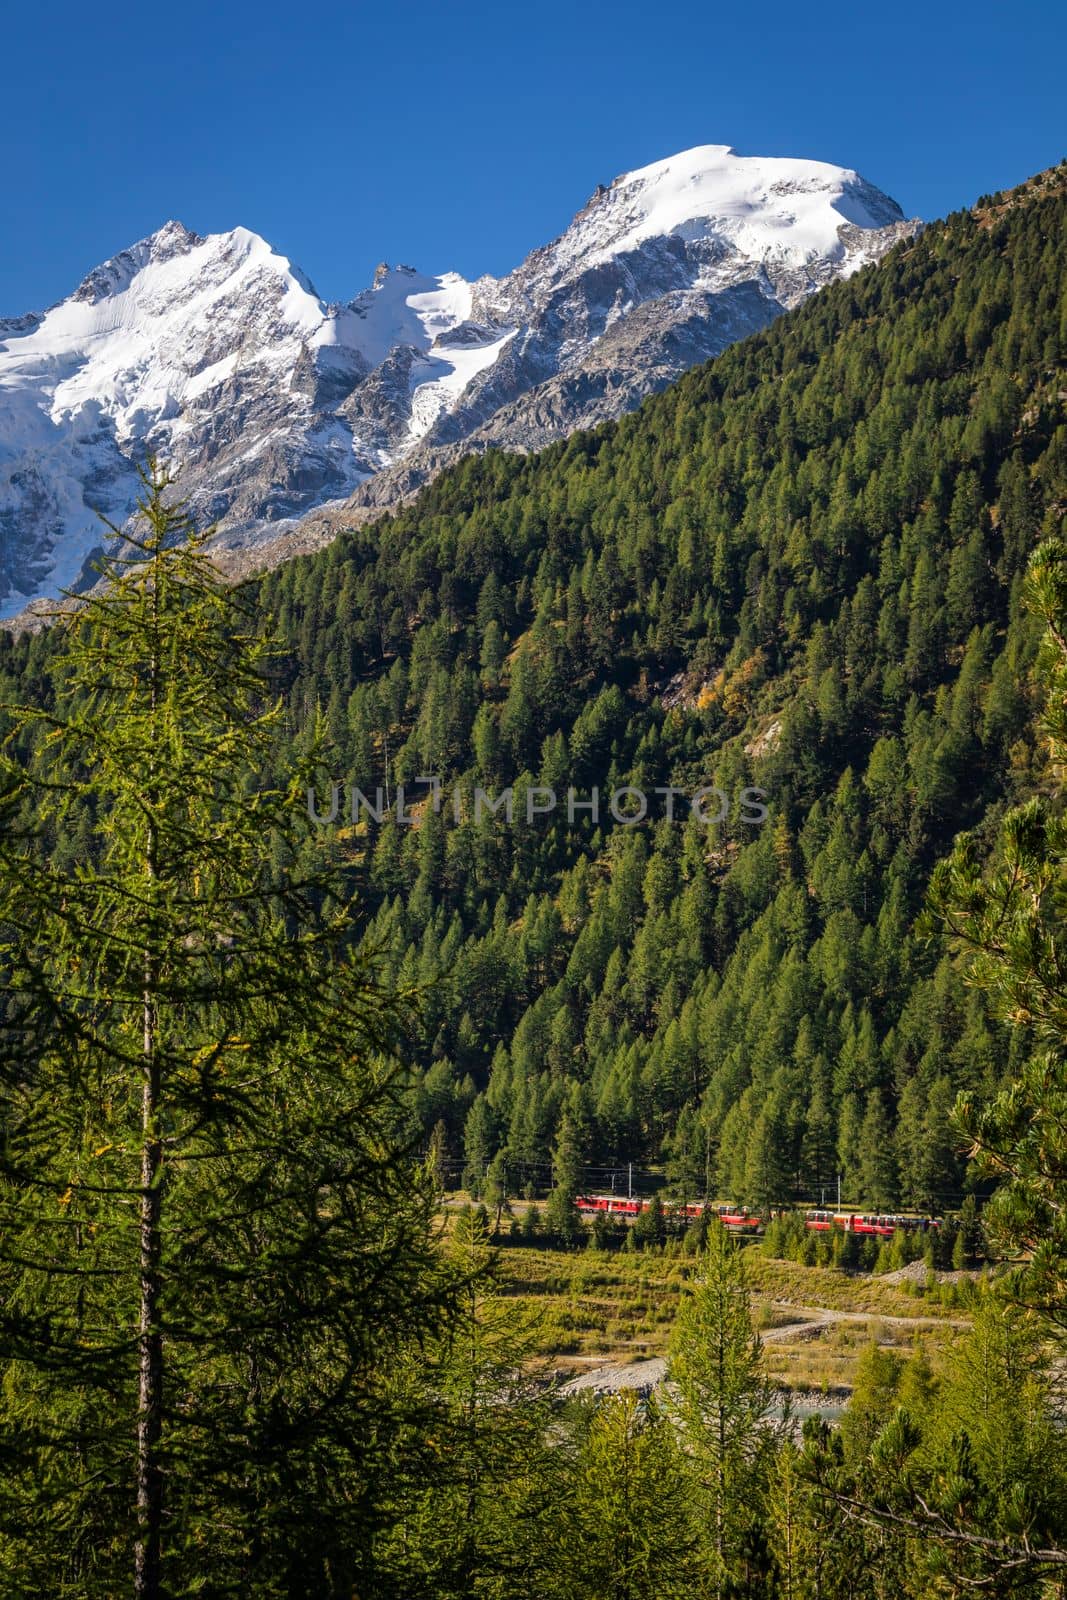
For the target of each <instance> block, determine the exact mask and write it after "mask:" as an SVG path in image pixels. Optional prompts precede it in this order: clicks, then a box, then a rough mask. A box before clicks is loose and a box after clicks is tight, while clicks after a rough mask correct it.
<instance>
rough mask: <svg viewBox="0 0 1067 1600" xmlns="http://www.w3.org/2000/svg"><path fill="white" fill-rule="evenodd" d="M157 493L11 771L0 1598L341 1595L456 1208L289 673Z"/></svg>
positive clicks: (363, 1548) (361, 1557)
mask: <svg viewBox="0 0 1067 1600" xmlns="http://www.w3.org/2000/svg"><path fill="white" fill-rule="evenodd" d="M143 487H144V492H143V496H142V499H141V501H140V514H139V517H138V519H137V522H136V526H135V528H134V530H133V531H132V532H131V533H127V534H125V535H123V536H122V537H121V538H120V539H118V540H117V543H116V545H115V547H113V549H112V550H111V552H110V554H109V555H108V557H107V558H106V559H105V561H104V562H103V567H102V575H103V583H102V585H101V586H100V587H99V588H98V589H97V590H96V591H95V592H93V593H92V594H90V595H89V596H88V597H87V598H85V599H84V601H81V602H79V603H78V604H77V605H76V606H74V607H72V608H70V609H68V610H67V612H66V613H65V614H64V615H62V616H61V617H60V618H59V619H58V621H57V626H58V627H60V628H62V629H63V631H64V637H63V641H62V649H61V650H60V651H59V654H58V660H57V665H56V677H57V691H56V696H55V702H54V705H53V706H52V707H51V709H41V708H37V709H33V710H27V711H24V712H20V711H18V710H16V711H15V712H14V713H13V715H12V716H11V718H10V725H11V729H12V731H11V735H10V740H9V749H8V752H7V755H6V757H5V765H4V769H3V776H4V791H3V805H4V818H3V820H4V822H5V830H4V834H3V841H2V856H0V961H2V966H3V979H4V982H3V988H4V991H5V998H4V1003H3V1017H2V1020H3V1033H2V1040H0V1043H2V1062H0V1115H2V1119H3V1128H4V1139H3V1146H2V1151H0V1239H2V1244H0V1308H2V1309H0V1364H2V1388H0V1417H2V1423H3V1444H4V1450H5V1454H6V1467H7V1470H6V1472H5V1473H4V1477H3V1485H2V1487H0V1571H2V1572H3V1573H4V1575H5V1587H6V1588H7V1589H8V1592H17V1593H45V1592H47V1593H49V1594H54V1595H57V1596H68V1595H69V1596H74V1595H77V1596H79V1597H83V1596H98V1595H99V1596H105V1595H106V1596H114V1595H115V1594H116V1593H119V1592H122V1591H123V1590H130V1589H132V1592H133V1594H134V1595H135V1596H136V1597H138V1600H156V1597H158V1596H160V1595H162V1594H164V1593H175V1592H191V1591H192V1590H194V1589H200V1590H206V1589H210V1592H211V1593H214V1594H220V1595H221V1594H231V1593H232V1594H238V1593H240V1594H247V1593H249V1592H255V1593H256V1594H257V1595H262V1596H267V1595H273V1594H279V1595H281V1594H291V1593H293V1592H294V1590H298V1591H299V1592H304V1593H310V1592H315V1593H319V1594H323V1595H338V1596H340V1595H345V1596H349V1595H351V1593H352V1592H353V1588H354V1587H355V1586H356V1585H357V1583H359V1582H360V1581H361V1580H362V1578H363V1577H364V1576H365V1573H366V1562H367V1553H368V1551H369V1549H370V1544H371V1538H370V1535H371V1531H372V1530H373V1528H374V1527H375V1526H376V1525H377V1524H378V1522H379V1521H380V1520H381V1518H382V1517H383V1516H384V1515H385V1514H386V1513H385V1511H384V1510H383V1505H384V1498H385V1496H384V1490H383V1484H384V1483H385V1481H386V1480H387V1479H388V1478H389V1476H390V1474H391V1473H392V1472H393V1470H394V1468H395V1465H396V1462H395V1455H396V1451H397V1450H398V1449H399V1448H400V1441H401V1440H402V1439H403V1438H404V1437H405V1436H406V1433H407V1431H408V1430H407V1427H406V1424H405V1422H404V1419H403V1418H401V1417H400V1416H398V1415H397V1414H396V1413H395V1408H394V1405H393V1391H392V1389H391V1385H390V1378H389V1374H390V1368H391V1364H392V1363H393V1362H394V1361H395V1360H396V1359H397V1356H398V1352H401V1351H402V1350H403V1349H405V1348H406V1347H407V1346H408V1345H409V1343H410V1341H411V1340H412V1339H417V1338H418V1337H419V1336H420V1334H422V1333H425V1332H427V1331H429V1330H432V1329H433V1328H435V1327H436V1326H437V1325H438V1323H439V1321H440V1315H441V1307H442V1305H443V1304H444V1302H445V1300H446V1299H447V1287H446V1278H445V1275H444V1269H443V1267H442V1266H441V1264H440V1263H439V1260H438V1256H437V1253H436V1251H435V1249H434V1244H433V1238H432V1211H433V1197H432V1184H431V1183H429V1182H428V1181H425V1180H424V1177H423V1176H422V1175H421V1174H420V1171H419V1169H418V1167H417V1164H416V1162H415V1161H414V1160H413V1159H412V1157H411V1154H410V1152H409V1150H408V1149H407V1148H406V1144H405V1141H406V1139H407V1133H406V1113H405V1112H404V1110H403V1106H402V1080H403V1073H402V1069H401V1067H400V1066H399V1064H398V1063H397V1061H396V1060H395V1058H394V1057H393V1056H392V1055H391V1054H390V1044H391V1040H392V1038H393V1036H394V1034H395V1031H396V1023H397V1020H398V1005H397V1002H396V1000H395V999H394V998H393V997H391V996H390V995H389V994H387V993H385V992H383V990H382V989H381V988H380V987H379V986H378V984H377V982H376V979H375V976H374V973H373V970H372V968H371V967H370V966H369V965H368V964H367V962H365V961H364V960H362V959H360V958H358V957H354V956H353V955H352V953H351V941H350V926H351V922H352V914H353V913H352V908H351V907H350V906H349V904H348V903H347V902H346V899H345V896H344V893H343V891H342V890H341V887H340V885H339V883H338V881H337V879H336V876H335V875H334V874H333V872H332V869H331V867H330V862H329V858H328V856H327V855H326V853H325V852H324V851H323V849H322V847H321V845H320V846H316V845H315V843H314V842H311V843H309V840H308V833H309V828H308V824H307V822H306V821H304V822H303V823H302V822H301V815H302V813H303V814H304V815H305V816H306V812H305V809H304V808H305V791H306V785H307V783H308V782H309V780H310V779H311V778H312V777H313V775H314V769H315V764H316V761H317V759H318V757H317V752H316V748H315V739H314V738H311V739H310V740H309V741H307V747H308V752H309V753H308V755H307V757H306V759H305V760H304V761H303V762H302V763H301V764H299V765H298V768H297V769H295V770H294V771H293V773H292V776H291V781H290V782H289V784H288V787H286V788H285V789H271V788H269V787H267V786H266V784H265V782H264V779H263V774H264V772H265V771H266V770H268V769H269V766H270V762H271V757H272V751H273V749H274V745H275V742H276V736H277V731H278V719H279V715H280V713H279V709H278V707H277V706H276V704H275V703H274V702H273V700H272V698H271V695H270V693H269V684H268V677H269V670H270V664H271V651H270V646H269V645H268V644H267V643H266V642H265V641H264V640H263V639H262V638H261V637H260V636H259V635H258V631H257V629H256V627H255V625H254V624H253V622H252V620H251V619H250V616H249V615H248V614H247V613H246V609H245V606H244V604H243V602H242V598H241V595H240V593H239V592H234V591H233V590H232V589H230V588H228V587H227V586H225V585H224V584H223V582H222V581H221V580H220V578H219V575H218V574H217V572H216V570H215V568H214V566H213V564H212V562H211V560H210V558H209V556H208V554H207V551H206V549H205V539H206V535H203V534H199V533H197V531H196V530H195V528H194V526H193V524H192V522H191V520H190V518H189V516H188V514H187V512H186V511H185V509H184V508H183V507H182V505H181V504H180V503H175V502H174V499H173V486H172V479H171V477H170V476H169V474H168V473H167V471H166V470H165V469H163V468H160V467H156V466H154V465H153V466H152V467H150V469H149V470H148V471H147V472H146V473H145V474H144V475H143ZM112 531H113V532H114V530H112ZM75 823H77V824H78V825H79V829H80V831H79V833H78V837H80V838H81V839H82V840H83V841H84V843H85V844H86V846H87V849H86V854H85V855H84V857H83V858H82V859H77V860H73V861H70V862H69V864H65V865H64V864H62V863H60V862H57V861H56V860H55V859H54V858H53V855H52V852H51V846H52V843H53V841H54V839H55V838H56V836H57V835H58V834H59V833H61V832H62V831H63V830H67V832H68V833H69V831H70V830H71V828H72V826H73V824H75ZM317 853H318V854H319V855H320V856H321V860H322V866H323V870H322V872H321V873H320V872H318V871H317V870H316V871H315V872H314V873H313V874H312V875H310V876H305V875H303V874H302V873H301V871H300V870H299V869H298V866H297V863H298V862H299V861H301V860H309V859H311V860H312V861H313V862H314V860H315V857H316V854H317ZM279 862H280V863H282V865H281V867H280V868H279V867H278V863H279ZM405 1404H407V1402H405Z"/></svg>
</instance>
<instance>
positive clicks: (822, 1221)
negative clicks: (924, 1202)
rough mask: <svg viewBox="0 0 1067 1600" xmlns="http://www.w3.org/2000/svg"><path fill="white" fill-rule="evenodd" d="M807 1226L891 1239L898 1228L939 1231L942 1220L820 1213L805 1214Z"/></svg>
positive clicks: (882, 1214)
mask: <svg viewBox="0 0 1067 1600" xmlns="http://www.w3.org/2000/svg"><path fill="white" fill-rule="evenodd" d="M804 1226H805V1228H807V1229H808V1230H809V1232H812V1233H832V1232H833V1230H834V1229H835V1228H841V1229H843V1230H844V1232H845V1233H858V1234H862V1235H864V1236H866V1237H868V1238H870V1237H874V1238H878V1239H891V1238H892V1237H893V1235H894V1233H896V1232H897V1231H898V1229H899V1230H902V1231H903V1232H905V1233H929V1232H931V1231H934V1230H936V1229H938V1228H940V1226H941V1219H940V1217H924V1216H917V1215H915V1214H889V1213H881V1212H879V1213H870V1212H859V1211H827V1210H821V1211H805V1213H804Z"/></svg>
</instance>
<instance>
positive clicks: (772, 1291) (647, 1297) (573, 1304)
mask: <svg viewBox="0 0 1067 1600" xmlns="http://www.w3.org/2000/svg"><path fill="white" fill-rule="evenodd" d="M747 1263H748V1267H749V1280H750V1283H751V1286H752V1298H753V1304H754V1308H755V1314H756V1319H757V1325H758V1326H759V1328H760V1331H761V1332H762V1333H763V1334H764V1338H765V1350H766V1360H767V1366H768V1370H769V1371H770V1372H771V1374H772V1375H773V1376H774V1377H775V1378H776V1379H777V1380H778V1381H779V1382H781V1383H782V1384H783V1385H786V1386H788V1387H790V1388H794V1389H798V1390H820V1391H823V1392H825V1391H827V1390H831V1389H844V1388H848V1387H849V1386H850V1385H851V1379H852V1373H853V1371H854V1368H855V1364H856V1360H857V1358H858V1356H859V1354H860V1352H861V1351H862V1350H863V1349H864V1347H865V1346H866V1345H868V1344H870V1342H871V1341H872V1340H875V1341H876V1342H878V1343H879V1344H883V1345H887V1346H889V1345H892V1346H896V1347H897V1348H900V1349H904V1350H907V1349H910V1348H911V1347H912V1346H913V1345H914V1344H915V1343H916V1342H919V1343H921V1344H922V1345H924V1347H925V1348H926V1349H927V1351H928V1353H929V1354H930V1356H931V1358H933V1359H936V1356H937V1354H938V1352H939V1351H940V1350H942V1349H943V1348H945V1347H946V1346H947V1344H948V1343H949V1342H951V1340H952V1339H953V1338H955V1337H956V1336H957V1335H958V1333H959V1331H960V1328H959V1324H960V1323H961V1322H962V1321H965V1320H966V1319H965V1314H963V1313H961V1312H960V1311H958V1310H956V1311H949V1310H946V1309H945V1308H944V1307H943V1306H942V1305H941V1303H940V1301H939V1299H938V1298H937V1297H936V1295H935V1296H925V1295H921V1294H919V1293H918V1292H917V1291H916V1289H915V1288H914V1286H912V1285H908V1284H896V1283H887V1282H886V1281H885V1279H884V1278H877V1277H869V1276H867V1275H856V1276H849V1275H847V1274H845V1273H843V1272H838V1271H835V1270H834V1269H832V1268H829V1267H805V1266H801V1265H800V1264H798V1263H796V1262H792V1261H775V1260H770V1259H769V1258H767V1257H765V1256H762V1255H761V1254H760V1253H759V1251H758V1250H757V1249H749V1250H748V1252H747ZM694 1271H695V1263H694V1261H693V1258H692V1257H691V1256H683V1255H681V1254H678V1255H672V1254H659V1253H656V1252H648V1253H645V1254H630V1253H628V1252H611V1253H607V1252H601V1251H594V1250H583V1251H580V1252H577V1253H575V1254H566V1253H564V1252H561V1251H555V1250H539V1249H510V1248H509V1249H504V1250H502V1251H501V1281H502V1284H503V1287H504V1289H505V1291H506V1292H507V1293H508V1294H510V1295H512V1296H514V1297H515V1299H516V1300H517V1301H518V1302H519V1303H520V1305H521V1306H522V1308H523V1310H524V1311H525V1312H526V1313H527V1314H528V1315H529V1316H530V1317H531V1319H532V1320H533V1322H534V1324H535V1326H536V1327H537V1329H538V1347H539V1350H540V1353H541V1354H542V1355H543V1356H545V1357H546V1358H548V1359H550V1360H556V1361H558V1363H559V1364H560V1365H561V1366H573V1367H575V1368H579V1367H584V1366H587V1365H588V1364H589V1362H590V1361H591V1360H592V1359H593V1358H596V1359H600V1360H604V1361H611V1362H619V1361H627V1360H638V1359H641V1358H643V1357H646V1356H662V1355H665V1354H666V1351H667V1345H668V1341H669V1338H670V1332H671V1327H672V1325H673V1323H674V1317H675V1313H676V1309H677V1305H678V1299H679V1296H680V1294H681V1292H682V1289H683V1287H684V1284H685V1282H686V1280H687V1278H689V1277H690V1276H691V1275H692V1274H693V1272H694ZM820 1313H825V1314H826V1316H825V1320H822V1319H821V1318H820ZM813 1324H815V1325H814V1326H813Z"/></svg>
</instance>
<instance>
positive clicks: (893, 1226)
mask: <svg viewBox="0 0 1067 1600" xmlns="http://www.w3.org/2000/svg"><path fill="white" fill-rule="evenodd" d="M576 1203H577V1206H578V1210H579V1211H580V1212H581V1213H582V1215H583V1216H586V1217H595V1216H598V1215H599V1216H611V1217H624V1218H625V1217H628V1218H631V1219H632V1218H634V1217H638V1216H640V1215H641V1213H642V1211H647V1210H648V1208H649V1206H650V1205H651V1204H652V1202H651V1201H650V1200H624V1199H622V1198H621V1197H620V1196H619V1195H614V1194H592V1195H580V1196H579V1197H578V1200H577V1202H576ZM703 1211H704V1206H703V1205H702V1203H701V1202H700V1201H695V1202H693V1203H692V1204H690V1205H684V1206H682V1205H669V1204H668V1205H665V1206H664V1208H663V1213H664V1216H667V1217H689V1218H696V1217H699V1216H701V1215H702V1213H703ZM711 1213H712V1215H713V1216H716V1217H718V1219H719V1221H720V1222H721V1223H722V1225H723V1227H724V1228H727V1229H728V1230H729V1231H730V1232H731V1233H737V1234H745V1235H749V1234H758V1233H762V1232H763V1221H762V1219H761V1218H760V1217H759V1216H758V1215H756V1216H754V1215H753V1214H752V1213H751V1212H750V1211H749V1209H748V1207H747V1206H731V1205H718V1206H712V1207H711ZM780 1214H781V1213H779V1215H780ZM804 1226H805V1228H808V1229H809V1230H810V1231H811V1232H813V1233H831V1232H832V1231H833V1230H834V1228H840V1229H842V1231H843V1232H845V1233H855V1234H860V1235H862V1236H864V1237H875V1238H879V1239H891V1238H892V1237H893V1235H894V1233H896V1232H897V1230H898V1229H903V1230H904V1231H905V1232H907V1233H930V1232H931V1231H933V1230H935V1229H938V1228H940V1226H941V1219H940V1217H921V1216H915V1215H911V1216H904V1215H890V1214H888V1213H881V1212H879V1213H876V1214H872V1213H868V1212H859V1211H805V1212H804Z"/></svg>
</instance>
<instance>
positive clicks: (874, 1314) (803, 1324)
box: [562, 1300, 971, 1394]
mask: <svg viewBox="0 0 1067 1600" xmlns="http://www.w3.org/2000/svg"><path fill="white" fill-rule="evenodd" d="M766 1303H767V1304H769V1305H770V1306H772V1307H773V1309H774V1310H775V1311H778V1312H788V1313H789V1314H790V1315H795V1316H796V1318H797V1320H796V1321H795V1322H785V1323H782V1324H781V1325H780V1326H778V1327H776V1328H762V1329H761V1330H760V1338H761V1339H762V1341H763V1343H764V1344H784V1343H786V1342H787V1341H789V1340H793V1339H818V1338H820V1337H821V1335H822V1334H824V1333H825V1332H826V1330H827V1328H830V1327H833V1326H834V1325H835V1324H836V1323H850V1324H853V1325H855V1324H856V1323H861V1324H863V1323H872V1322H876V1323H878V1324H879V1325H880V1326H881V1327H883V1328H886V1329H890V1328H891V1329H895V1330H900V1331H903V1332H909V1333H924V1332H932V1331H934V1330H936V1329H938V1328H944V1327H946V1326H947V1327H950V1328H961V1329H963V1328H969V1327H970V1326H971V1324H970V1322H969V1321H967V1320H966V1319H965V1318H961V1317H952V1318H949V1317H922V1316H919V1317H902V1316H888V1315H886V1314H885V1313H883V1312H881V1311H835V1310H833V1309H832V1308H831V1307H829V1306H797V1305H793V1304H791V1302H789V1301H787V1300H771V1301H768V1302H766ZM573 1359H574V1360H577V1361H581V1363H582V1365H583V1366H589V1368H590V1370H589V1371H588V1372H582V1373H580V1374H579V1375H578V1376H577V1377H576V1378H572V1379H571V1380H570V1382H569V1383H566V1384H564V1386H563V1390H562V1392H563V1393H564V1394H581V1393H582V1392H583V1391H584V1392H588V1391H590V1390H592V1391H593V1393H594V1394H607V1393H611V1394H617V1393H619V1391H620V1390H623V1389H640V1390H643V1391H644V1392H645V1393H650V1392H651V1391H652V1390H653V1389H655V1388H657V1387H658V1386H659V1384H661V1383H662V1382H663V1379H664V1377H665V1376H666V1372H667V1362H666V1358H665V1357H663V1356H650V1357H646V1358H644V1359H643V1360H639V1361H612V1360H611V1359H610V1358H608V1357H606V1356H577V1357H574V1358H573Z"/></svg>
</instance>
